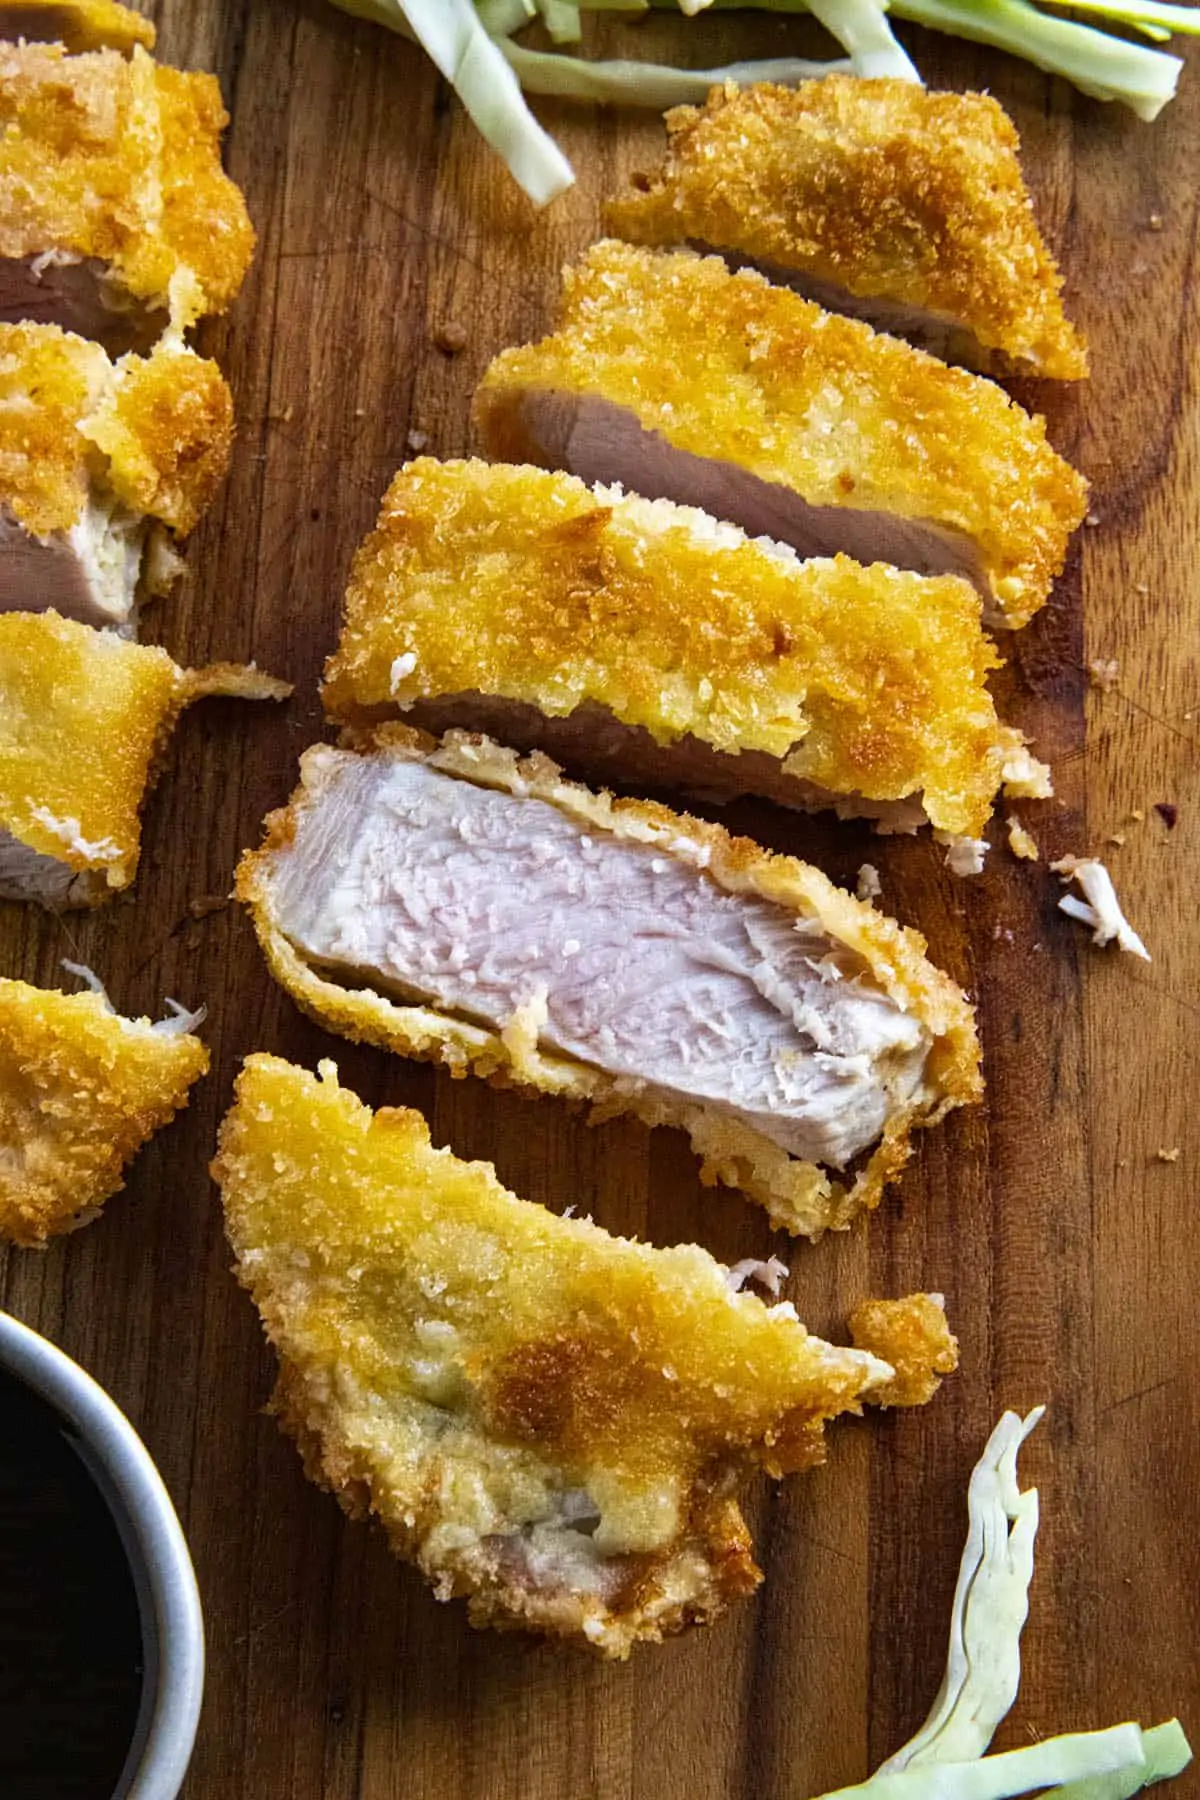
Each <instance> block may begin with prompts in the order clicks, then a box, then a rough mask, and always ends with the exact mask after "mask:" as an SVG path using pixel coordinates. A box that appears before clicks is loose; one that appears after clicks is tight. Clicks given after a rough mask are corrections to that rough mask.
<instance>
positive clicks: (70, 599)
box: [0, 491, 146, 637]
mask: <svg viewBox="0 0 1200 1800" xmlns="http://www.w3.org/2000/svg"><path fill="white" fill-rule="evenodd" d="M145 541H146V523H145V520H144V519H143V518H141V517H140V516H139V515H138V514H136V513H131V512H129V511H128V510H127V509H126V508H125V507H123V506H121V505H120V504H119V503H118V502H116V501H115V500H113V499H112V497H111V496H105V495H103V494H101V493H99V492H97V491H93V492H92V493H90V494H89V496H88V499H87V502H86V504H85V507H84V510H83V513H82V515H81V516H80V518H79V519H78V521H77V522H76V523H75V524H74V525H72V526H71V527H70V529H69V530H67V531H54V532H51V533H49V535H48V536H46V537H44V538H43V537H35V536H34V535H33V533H32V532H29V531H26V530H25V528H24V526H23V525H20V524H19V523H18V522H17V520H16V519H15V518H14V517H13V515H12V513H11V512H10V511H8V509H7V508H0V612H49V611H51V610H53V611H54V612H57V613H60V614H61V615H62V617H63V618H64V619H77V620H78V621H79V622H80V623H81V624H83V625H95V626H98V627H101V628H104V627H108V628H111V629H112V630H115V631H117V632H119V633H120V635H121V636H122V637H134V636H135V635H136V630H137V598H138V584H139V579H140V576H141V569H142V551H143V547H144V545H145Z"/></svg>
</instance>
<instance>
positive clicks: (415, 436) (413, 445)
mask: <svg viewBox="0 0 1200 1800" xmlns="http://www.w3.org/2000/svg"><path fill="white" fill-rule="evenodd" d="M404 441H405V443H406V444H407V445H408V447H409V449H410V450H411V451H412V453H413V455H414V456H419V455H420V454H421V452H422V450H423V449H424V448H425V446H426V444H427V443H428V442H429V433H428V432H427V431H410V432H409V434H408V436H407V438H406V439H405V440H404Z"/></svg>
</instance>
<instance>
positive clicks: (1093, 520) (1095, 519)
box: [1083, 512, 1100, 530]
mask: <svg viewBox="0 0 1200 1800" xmlns="http://www.w3.org/2000/svg"><path fill="white" fill-rule="evenodd" d="M1083 522H1084V524H1085V525H1090V526H1091V527H1092V529H1093V530H1095V528H1096V526H1097V525H1099V523H1100V514H1099V513H1097V512H1090V513H1088V514H1087V515H1086V516H1085V518H1084V521H1083Z"/></svg>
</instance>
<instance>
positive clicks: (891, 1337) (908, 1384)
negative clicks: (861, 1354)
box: [850, 1294, 958, 1406]
mask: <svg viewBox="0 0 1200 1800" xmlns="http://www.w3.org/2000/svg"><path fill="white" fill-rule="evenodd" d="M944 1305H945V1302H944V1300H943V1298H942V1295H941V1294H909V1295H907V1296H906V1298H905V1299H903V1300H864V1301H863V1302H862V1304H861V1306H857V1307H855V1309H854V1311H853V1312H852V1313H851V1315H850V1336H851V1339H852V1340H853V1343H854V1346H855V1348H856V1349H858V1350H869V1351H870V1352H871V1353H872V1355H873V1356H878V1357H881V1358H882V1359H883V1361H884V1362H889V1363H891V1365H892V1367H893V1369H895V1371H896V1373H895V1375H894V1376H893V1378H892V1380H891V1381H889V1382H888V1383H887V1385H886V1386H885V1387H881V1388H877V1389H876V1390H875V1392H874V1393H873V1394H872V1395H871V1404H872V1405H873V1406H924V1404H925V1402H926V1401H927V1400H929V1399H930V1398H932V1396H933V1395H934V1394H936V1392H937V1390H938V1388H939V1387H940V1386H941V1377H942V1376H943V1375H951V1374H953V1372H954V1370H955V1369H957V1367H958V1340H957V1338H956V1337H955V1336H954V1334H953V1333H952V1331H951V1330H950V1327H949V1325H948V1324H947V1323H946V1314H945V1312H944V1311H943V1307H944Z"/></svg>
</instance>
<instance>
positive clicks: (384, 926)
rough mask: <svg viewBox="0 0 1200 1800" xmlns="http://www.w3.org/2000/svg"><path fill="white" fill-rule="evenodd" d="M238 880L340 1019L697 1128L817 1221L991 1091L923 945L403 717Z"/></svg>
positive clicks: (851, 1211) (735, 1179)
mask: <svg viewBox="0 0 1200 1800" xmlns="http://www.w3.org/2000/svg"><path fill="white" fill-rule="evenodd" d="M301 780H302V785H301V787H300V788H299V789H298V790H297V792H296V793H295V794H294V795H293V797H292V801H291V803H290V805H289V806H287V807H286V808H285V809H284V810H283V811H281V812H278V813H275V814H273V815H272V816H271V818H270V819H268V821H267V834H266V841H265V843H264V844H263V846H262V848H261V849H260V850H258V851H257V852H255V853H253V854H251V855H248V856H246V857H245V858H244V859H243V861H242V865H241V868H240V869H239V871H238V881H237V892H238V895H239V898H240V899H241V900H242V901H243V902H244V903H245V904H246V905H247V906H248V907H249V909H250V912H251V914H252V916H253V919H254V924H255V929H256V931H257V932H258V936H259V941H260V943H261V945H262V947H263V951H264V953H265V955H266V957H267V961H268V963H269V965H270V968H271V971H272V973H273V974H274V976H275V978H276V980H278V981H279V982H281V983H282V985H283V986H284V987H285V988H286V989H287V990H288V992H289V993H290V994H291V995H292V997H293V998H294V999H295V1000H297V1001H298V1002H299V1004H300V1005H301V1006H303V1007H304V1008H305V1009H306V1011H308V1012H310V1013H311V1014H312V1015H313V1016H314V1017H315V1018H317V1019H318V1020H320V1022H321V1023H322V1024H324V1025H327V1026H328V1027H330V1028H331V1029H332V1030H334V1031H340V1032H342V1033H343V1034H344V1035H345V1036H347V1037H351V1038H359V1039H364V1040H365V1041H367V1042H369V1043H374V1044H379V1045H382V1046H383V1047H385V1048H387V1049H391V1050H397V1051H399V1052H400V1053H401V1054H402V1055H405V1056H417V1057H424V1058H428V1059H431V1060H434V1061H437V1062H440V1063H443V1064H445V1065H447V1066H448V1067H449V1068H450V1069H451V1071H452V1072H453V1073H455V1074H464V1075H465V1074H466V1073H468V1072H471V1073H473V1074H476V1075H482V1076H485V1077H493V1078H495V1079H497V1080H499V1081H500V1082H502V1083H520V1084H523V1085H525V1086H528V1087H532V1088H534V1089H537V1090H538V1091H540V1092H542V1093H545V1094H554V1095H558V1096H560V1097H563V1098H566V1099H572V1100H585V1101H589V1102H590V1103H591V1104H592V1106H593V1107H594V1109H595V1116H600V1117H605V1116H612V1115H614V1114H618V1113H633V1114H636V1115H637V1116H638V1117H639V1118H641V1119H643V1120H644V1121H645V1122H646V1123H647V1124H649V1125H673V1126H679V1127H682V1129H683V1130H685V1131H686V1132H687V1133H688V1134H689V1136H690V1138H691V1141H692V1145H693V1148H694V1149H695V1150H696V1152H697V1154H698V1155H699V1156H701V1157H702V1158H703V1171H702V1172H703V1175H704V1178H705V1179H706V1180H708V1181H710V1182H716V1181H723V1182H726V1183H727V1184H728V1185H729V1186H731V1187H740V1188H742V1189H743V1190H744V1191H745V1193H746V1194H748V1195H749V1196H750V1197H752V1198H753V1199H755V1200H757V1201H759V1202H761V1204H762V1205H763V1206H765V1207H766V1208H767V1210H768V1211H769V1213H770V1214H771V1217H772V1219H773V1220H774V1221H775V1223H776V1224H777V1225H780V1226H782V1227H783V1228H784V1229H786V1230H788V1231H792V1232H798V1233H803V1234H805V1235H807V1236H812V1237H816V1236H819V1235H820V1234H821V1232H822V1231H824V1230H826V1229H827V1228H829V1227H834V1228H844V1227H845V1226H847V1225H849V1223H850V1222H851V1220H852V1219H853V1218H854V1217H855V1215H856V1214H857V1213H858V1212H859V1211H860V1210H861V1209H862V1208H864V1207H868V1206H872V1205H874V1204H875V1203H876V1202H877V1201H878V1198H879V1195H880V1192H881V1190H882V1187H883V1184H884V1182H885V1181H886V1180H887V1179H888V1178H889V1177H890V1176H892V1175H893V1174H894V1173H895V1172H896V1171H897V1170H898V1169H899V1168H900V1167H901V1166H902V1165H903V1163H904V1162H905V1160H906V1158H907V1156H908V1141H909V1136H910V1134H911V1131H912V1129H913V1127H914V1126H916V1125H927V1124H931V1123H932V1122H933V1121H935V1120H937V1119H940V1118H941V1117H942V1115H943V1114H944V1113H945V1112H947V1111H948V1110H949V1109H950V1108H951V1107H953V1106H958V1105H961V1104H963V1103H964V1102H967V1101H971V1100H974V1099H976V1098H977V1097H978V1094H979V1091H980V1085H981V1084H980V1077H979V1046H978V1043H977V1041H976V1037H975V1029H974V1022H973V1014H972V1010H971V1008H970V1006H969V1005H968V1004H967V1001H966V999H965V998H964V996H963V995H962V993H961V992H960V991H959V989H958V988H957V987H956V986H955V985H954V983H953V982H952V981H950V980H949V979H948V978H947V977H946V976H945V975H943V974H941V973H940V972H939V971H938V970H937V969H935V968H933V967H932V966H931V964H930V963H928V962H927V961H926V959H925V957H924V955H923V951H924V942H923V940H922V939H921V938H919V937H918V936H917V935H916V934H915V933H913V932H908V931H903V930H901V928H900V927H899V926H898V925H896V924H893V923H892V921H891V920H889V919H886V918H884V917H883V916H882V915H881V914H879V913H877V912H875V911H874V910H873V909H872V908H871V907H869V906H866V905H864V904H863V903H862V902H861V901H858V900H852V899H851V898H850V896H849V895H848V894H846V893H844V892H843V891H842V889H840V888H837V887H835V886H834V885H833V883H832V882H830V881H828V880H827V879H826V878H825V876H823V875H821V874H820V873H818V871H817V870H816V869H813V868H810V867H808V866H807V865H806V864H804V863H800V862H796V861H795V860H793V859H792V858H790V857H783V856H771V855H769V854H768V853H767V852H765V851H763V850H760V849H759V848H758V846H757V845H756V844H752V843H750V842H748V841H747V840H746V839H744V838H731V837H730V836H729V834H728V833H727V832H725V831H723V830H722V829H721V827H720V826H718V825H708V824H705V823H703V822H701V821H700V820H698V819H692V818H688V817H686V816H685V815H681V814H679V813H674V812H670V811H668V810H667V808H666V807H664V806H654V805H650V804H647V803H646V802H643V801H636V800H621V801H616V802H614V801H613V800H612V798H611V796H609V795H608V794H595V793H592V792H590V791H589V790H588V789H587V788H584V787H579V786H577V785H575V784H574V783H572V782H568V781H564V780H563V779H562V777H561V775H560V773H559V770H558V768H557V767H556V766H555V764H554V763H552V762H550V761H549V759H548V758H547V757H545V756H541V755H534V756H531V757H529V758H527V759H525V760H521V759H519V758H518V756H517V754H516V753H515V752H514V751H512V750H508V749H503V748H501V747H500V746H499V745H497V744H494V743H492V742H491V741H490V740H489V739H487V738H485V737H479V736H471V735H469V734H467V733H463V732H450V733H448V734H447V736H446V738H445V740H444V742H443V743H442V745H441V746H440V747H439V746H437V745H436V744H435V742H434V740H433V739H431V738H429V737H426V736H424V735H423V734H421V733H418V732H414V731H411V730H409V729H408V728H407V727H405V726H400V725H385V726H382V727H380V729H379V732H378V735H377V737H376V738H375V739H374V740H371V739H368V740H366V742H365V745H364V747H363V749H362V750H361V751H360V752H356V751H353V750H350V749H334V748H331V747H328V746H325V745H318V746H316V747H315V748H313V749H311V750H309V751H307V752H306V753H305V755H304V757H303V758H302V760H301Z"/></svg>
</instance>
